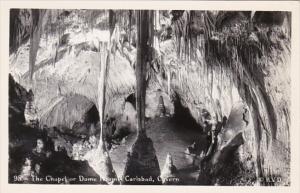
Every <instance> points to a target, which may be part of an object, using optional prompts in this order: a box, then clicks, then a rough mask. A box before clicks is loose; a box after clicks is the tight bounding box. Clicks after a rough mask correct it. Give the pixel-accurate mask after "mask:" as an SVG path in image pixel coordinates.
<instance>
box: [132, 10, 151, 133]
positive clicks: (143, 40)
mask: <svg viewBox="0 0 300 193" xmlns="http://www.w3.org/2000/svg"><path fill="white" fill-rule="evenodd" d="M150 19H151V18H149V13H148V11H137V35H138V37H137V60H136V61H137V62H136V99H137V103H136V106H137V120H138V123H137V130H138V135H144V134H146V130H145V96H146V80H145V77H146V67H147V62H148V58H149V45H148V40H149V22H150Z"/></svg>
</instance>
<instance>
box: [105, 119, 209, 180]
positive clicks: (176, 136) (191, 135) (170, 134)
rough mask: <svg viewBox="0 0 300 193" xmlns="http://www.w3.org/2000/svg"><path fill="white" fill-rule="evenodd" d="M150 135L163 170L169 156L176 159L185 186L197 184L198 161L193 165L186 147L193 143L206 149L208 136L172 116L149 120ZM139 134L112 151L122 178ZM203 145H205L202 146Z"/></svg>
mask: <svg viewBox="0 0 300 193" xmlns="http://www.w3.org/2000/svg"><path fill="white" fill-rule="evenodd" d="M146 129H147V135H148V136H149V137H150V138H151V139H152V141H153V144H154V148H155V150H156V156H157V159H158V162H159V166H160V169H161V170H162V169H163V167H164V164H165V160H166V156H167V154H168V153H170V154H171V156H172V158H173V163H174V165H175V166H176V167H177V170H178V175H179V178H180V182H181V184H188V185H193V184H195V182H196V179H197V176H198V174H199V171H198V169H197V167H195V166H194V165H197V162H198V160H197V159H196V162H195V164H194V165H193V157H192V156H191V155H187V154H185V153H184V151H185V150H186V148H187V147H188V146H189V145H191V144H192V143H193V142H197V143H198V144H199V147H200V148H201V147H203V148H204V147H205V145H204V143H205V140H204V136H203V135H201V132H200V129H199V130H195V129H190V128H186V126H181V125H180V124H176V123H175V122H174V119H172V118H169V117H162V118H161V117H159V118H155V119H152V120H149V121H147V123H146ZM135 137H136V134H131V135H129V136H128V137H127V139H126V141H125V142H124V143H123V144H121V145H119V146H117V147H116V148H115V149H113V150H111V151H110V157H111V160H112V164H113V167H114V169H115V171H116V173H117V175H118V177H120V176H122V174H123V171H124V168H125V163H126V157H127V156H126V155H127V152H128V151H129V149H130V148H131V146H132V144H133V143H134V141H135ZM201 144H202V145H201Z"/></svg>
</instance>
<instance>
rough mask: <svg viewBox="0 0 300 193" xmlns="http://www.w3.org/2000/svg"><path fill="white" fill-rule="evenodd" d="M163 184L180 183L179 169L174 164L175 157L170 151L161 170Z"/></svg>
mask: <svg viewBox="0 0 300 193" xmlns="http://www.w3.org/2000/svg"><path fill="white" fill-rule="evenodd" d="M160 177H161V179H162V183H163V184H168V185H170V184H173V185H174V184H178V183H179V181H180V180H179V178H178V171H177V168H176V167H175V165H174V164H173V159H172V156H171V154H170V153H168V154H167V158H166V162H165V166H164V168H163V169H162V171H161V175H160Z"/></svg>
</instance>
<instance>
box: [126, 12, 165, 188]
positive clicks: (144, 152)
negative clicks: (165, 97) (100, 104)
mask: <svg viewBox="0 0 300 193" xmlns="http://www.w3.org/2000/svg"><path fill="white" fill-rule="evenodd" d="M152 16H153V12H152V11H145V10H139V11H137V35H138V37H137V64H136V81H137V85H136V109H137V119H138V124H137V138H136V141H135V143H134V144H133V145H132V147H131V151H130V152H129V153H128V157H127V162H126V166H125V170H124V174H123V184H160V183H161V182H160V181H159V180H158V178H159V176H160V169H159V164H158V160H157V157H156V155H155V149H154V147H153V142H152V140H151V139H150V138H149V137H147V135H146V129H145V95H146V81H145V77H146V69H147V63H149V62H150V61H151V58H152V57H151V54H150V53H151V52H150V49H151V47H150V46H151V44H150V45H149V42H150V43H152V41H153V40H152V37H151V34H153V33H151V28H153V26H151V25H149V24H151V23H153V22H150V20H151V19H153V17H152ZM149 40H150V41H149Z"/></svg>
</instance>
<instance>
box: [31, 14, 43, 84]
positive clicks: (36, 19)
mask: <svg viewBox="0 0 300 193" xmlns="http://www.w3.org/2000/svg"><path fill="white" fill-rule="evenodd" d="M45 12H46V10H38V9H32V10H31V17H32V20H31V22H32V24H31V25H32V26H31V33H30V50H29V73H30V76H29V77H30V81H32V78H33V73H34V65H35V61H36V55H37V52H38V48H39V43H40V38H41V33H42V23H43V17H44V14H45Z"/></svg>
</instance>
